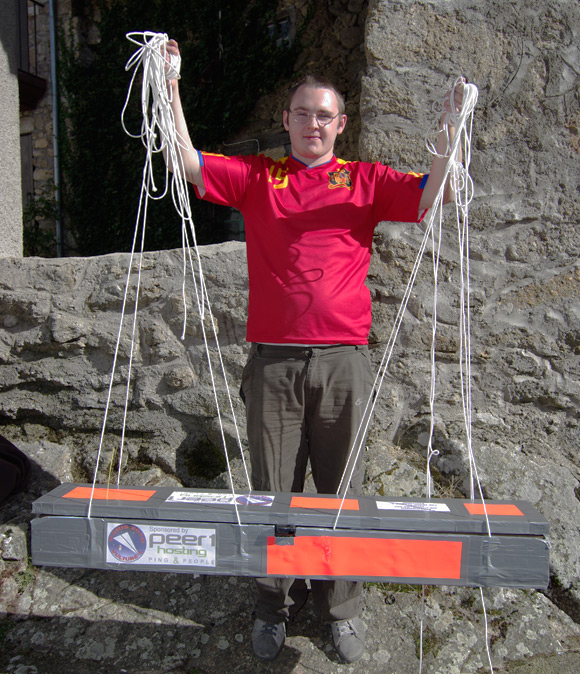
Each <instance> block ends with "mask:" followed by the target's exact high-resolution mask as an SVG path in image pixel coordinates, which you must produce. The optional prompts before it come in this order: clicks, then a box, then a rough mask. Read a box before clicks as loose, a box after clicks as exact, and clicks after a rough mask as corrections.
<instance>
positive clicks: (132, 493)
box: [63, 487, 155, 501]
mask: <svg viewBox="0 0 580 674" xmlns="http://www.w3.org/2000/svg"><path fill="white" fill-rule="evenodd" d="M153 494H155V491H151V490H148V489H116V488H115V487H110V488H109V489H107V488H106V487H104V488H103V487H95V489H94V490H93V489H92V488H91V487H75V488H74V489H73V490H72V491H69V492H68V494H64V496H63V498H82V499H90V498H91V495H92V497H93V499H94V500H95V501H148V500H149V499H150V498H151V497H152V496H153Z"/></svg>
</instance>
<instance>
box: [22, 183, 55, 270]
mask: <svg viewBox="0 0 580 674" xmlns="http://www.w3.org/2000/svg"><path fill="white" fill-rule="evenodd" d="M55 192H56V185H55V184H54V183H53V182H52V181H51V182H49V183H47V184H46V185H45V186H44V187H43V189H42V191H41V193H40V194H37V195H32V194H29V195H28V200H27V202H26V206H25V207H24V212H23V214H22V215H23V221H24V232H23V237H24V255H25V256H29V255H38V256H42V257H52V256H53V255H54V253H55V248H56V239H55V236H54V230H55V222H56V216H57V212H56V211H57V206H56V197H55ZM47 221H48V223H50V224H51V226H50V227H48V226H47V224H46V223H47ZM43 222H44V224H43Z"/></svg>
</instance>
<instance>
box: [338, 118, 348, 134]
mask: <svg viewBox="0 0 580 674" xmlns="http://www.w3.org/2000/svg"><path fill="white" fill-rule="evenodd" d="M345 126H346V115H341V117H340V122H339V124H338V130H337V133H342V132H343V131H344V127H345Z"/></svg>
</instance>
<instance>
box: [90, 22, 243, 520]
mask: <svg viewBox="0 0 580 674" xmlns="http://www.w3.org/2000/svg"><path fill="white" fill-rule="evenodd" d="M127 39H128V40H130V41H131V42H133V43H134V44H137V45H138V46H139V49H138V50H137V51H136V52H135V53H134V54H133V55H132V56H131V58H130V59H129V60H128V61H127V64H126V66H125V69H126V70H127V71H129V70H132V71H133V74H132V76H131V82H130V84H129V90H128V93H127V98H126V100H125V105H124V106H123V110H122V113H121V122H122V125H123V128H124V130H125V132H126V133H127V134H128V135H129V136H131V137H133V138H140V139H141V141H142V143H143V145H144V147H145V150H146V152H145V162H144V166H143V177H142V182H141V192H140V196H139V207H138V211H137V217H136V222H135V232H134V236H133V244H132V248H131V255H130V260H129V269H128V272H127V282H126V284H125V294H124V297H123V303H122V309H121V319H120V323H119V331H118V334H117V342H116V346H115V354H114V358H113V366H112V372H111V377H110V384H109V390H108V395H107V401H106V405H105V414H104V418H103V425H102V429H101V437H100V441H99V448H98V452H97V460H96V467H95V473H94V478H93V487H92V491H91V498H90V500H89V507H88V517H90V516H91V510H92V502H93V494H94V489H95V486H96V482H97V474H98V470H99V465H100V461H101V455H102V450H103V444H104V437H105V430H106V427H107V419H108V413H109V407H110V403H111V394H112V388H113V382H114V379H115V372H116V367H117V360H118V353H119V346H120V343H121V335H122V330H123V324H124V320H125V314H126V311H127V304H128V290H129V286H130V279H131V275H132V269H133V264H134V260H135V258H136V257H137V254H136V249H137V241H138V239H139V238H140V241H141V244H140V254H139V255H138V260H137V281H136V291H135V304H134V310H133V324H132V331H131V355H130V358H129V368H128V374H127V381H126V394H125V411H124V416H123V425H122V434H121V445H120V449H119V458H118V474H117V485H118V484H119V482H120V473H121V465H122V457H123V450H124V441H125V429H126V419H127V410H128V402H129V394H130V384H131V373H132V363H133V353H134V345H135V335H136V318H137V308H138V298H139V288H140V285H141V270H142V260H143V252H144V241H145V230H146V223H147V207H148V203H149V199H162V198H163V197H164V196H165V195H166V194H167V193H168V191H169V190H171V196H172V199H173V203H174V205H175V209H176V211H177V213H178V215H179V217H180V218H181V236H182V244H183V246H182V249H183V282H182V297H183V307H184V319H183V332H182V339H184V338H185V331H186V325H187V283H186V278H187V273H188V272H187V270H188V267H189V273H190V275H191V278H192V279H193V286H194V293H195V299H196V304H197V309H198V313H199V317H200V323H201V329H202V336H203V342H204V346H205V352H206V354H207V362H208V367H209V373H210V378H211V382H212V389H213V395H214V400H215V404H216V410H217V416H218V421H219V427H220V433H221V439H222V444H223V449H224V457H225V460H226V466H227V472H228V476H229V481H230V487H231V491H232V494H233V497H234V498H233V502H234V506H235V511H236V517H237V520H238V524H241V520H240V514H239V510H238V505H237V499H236V492H235V487H234V479H233V474H232V468H231V462H230V459H229V455H228V450H227V444H226V439H225V434H224V428H223V422H222V416H221V409H220V404H219V400H218V397H217V386H216V380H215V373H214V367H213V364H212V360H211V357H210V348H209V338H208V328H207V326H206V324H209V326H210V332H211V335H212V338H213V343H214V344H215V348H216V353H217V357H218V360H219V369H220V372H221V376H222V378H223V380H224V382H225V386H226V391H227V398H228V403H229V407H230V411H231V415H232V419H233V422H234V426H235V433H236V439H237V444H238V448H239V451H240V455H241V458H242V463H243V469H244V473H245V478H246V481H247V487H248V492H251V483H250V477H249V472H248V467H247V464H246V460H245V457H244V454H243V450H242V442H241V438H240V432H239V427H238V424H237V421H236V416H235V413H234V405H233V400H232V396H231V392H230V387H229V384H228V380H227V375H226V369H225V366H224V362H223V357H222V353H221V349H220V345H219V340H218V337H217V329H216V321H215V319H214V316H213V314H212V311H211V303H210V300H209V296H208V293H207V286H206V283H205V278H204V274H203V269H202V264H201V256H200V253H199V249H198V246H197V239H196V235H195V226H194V223H193V219H192V215H191V205H190V201H189V193H188V188H187V181H186V178H185V171H184V163H183V155H182V150H185V149H186V144H185V141H184V139H183V138H181V137H180V136H179V134H178V133H177V131H176V128H175V119H174V116H173V110H172V108H171V95H172V94H171V89H170V87H168V86H167V78H173V77H175V76H179V65H180V64H179V60H178V59H175V58H173V59H171V58H169V57H170V55H169V54H168V53H167V52H166V49H165V45H166V43H167V41H168V39H169V38H168V36H167V35H165V34H163V33H152V32H144V33H137V32H133V33H128V34H127ZM139 71H142V82H141V112H142V118H143V121H142V124H141V130H140V132H139V133H137V134H135V133H132V132H130V131H129V130H128V129H127V127H126V125H125V112H126V110H127V106H128V104H129V100H130V98H131V94H132V91H133V87H134V85H135V82H136V78H137V74H138V73H139ZM160 153H162V154H165V153H166V156H167V159H168V161H166V162H165V164H166V167H165V180H164V185H163V189H162V190H161V192H160V193H159V190H158V188H157V186H156V184H155V180H154V177H153V159H154V156H155V155H156V154H160ZM168 165H170V166H172V167H173V173H172V176H171V178H170V177H169V169H168V168H167V166H168ZM156 193H157V194H156ZM139 233H140V235H139ZM192 249H193V250H192Z"/></svg>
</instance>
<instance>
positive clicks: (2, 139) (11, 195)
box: [0, 0, 22, 257]
mask: <svg viewBox="0 0 580 674" xmlns="http://www.w3.org/2000/svg"><path fill="white" fill-rule="evenodd" d="M0 7H1V11H0V14H1V16H2V21H0V91H1V92H2V104H1V105H0V195H2V196H1V198H0V257H22V196H21V189H20V143H19V134H18V133H17V132H16V133H15V130H16V131H17V130H18V128H19V124H20V122H19V114H18V78H17V72H16V70H17V67H16V64H17V39H16V36H17V30H16V25H17V19H18V15H17V4H16V3H15V2H13V1H11V0H1V2H0Z"/></svg>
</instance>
